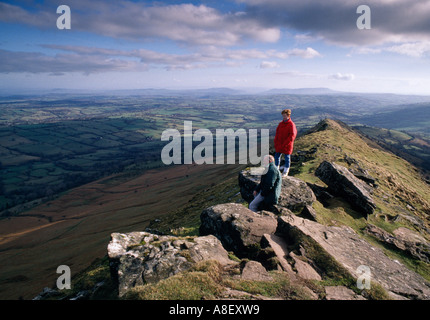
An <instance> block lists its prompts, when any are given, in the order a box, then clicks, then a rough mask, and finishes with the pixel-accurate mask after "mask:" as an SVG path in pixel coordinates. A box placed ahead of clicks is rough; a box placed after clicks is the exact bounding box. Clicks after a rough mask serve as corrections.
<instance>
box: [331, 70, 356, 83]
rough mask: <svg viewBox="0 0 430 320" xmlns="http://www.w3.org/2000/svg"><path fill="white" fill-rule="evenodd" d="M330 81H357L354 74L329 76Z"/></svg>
mask: <svg viewBox="0 0 430 320" xmlns="http://www.w3.org/2000/svg"><path fill="white" fill-rule="evenodd" d="M329 79H335V80H342V81H352V80H354V79H355V75H354V74H352V73H344V74H342V73H339V72H338V73H336V74H332V75H330V76H329Z"/></svg>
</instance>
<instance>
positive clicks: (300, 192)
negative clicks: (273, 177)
mask: <svg viewBox="0 0 430 320" xmlns="http://www.w3.org/2000/svg"><path fill="white" fill-rule="evenodd" d="M260 178H261V176H258V175H252V174H251V171H250V170H248V169H247V170H242V171H241V172H239V187H240V194H241V195H242V198H243V199H244V200H245V201H247V202H248V203H249V202H251V201H252V200H253V199H254V195H253V192H254V190H255V188H256V187H257V185H258V184H259V183H260ZM315 201H316V197H315V194H314V193H313V191H312V190H311V188H309V186H308V185H307V184H306V182H304V181H303V180H301V179H298V178H295V177H291V176H287V177H285V178H283V179H282V188H281V194H280V196H279V200H278V205H279V206H281V207H285V208H287V209H290V210H293V211H300V210H302V209H303V208H304V207H305V206H306V205H312V203H314V202H315Z"/></svg>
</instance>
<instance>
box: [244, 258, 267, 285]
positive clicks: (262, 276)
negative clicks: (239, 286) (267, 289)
mask: <svg viewBox="0 0 430 320" xmlns="http://www.w3.org/2000/svg"><path fill="white" fill-rule="evenodd" d="M241 278H242V279H243V280H252V281H272V280H273V278H272V277H271V276H270V274H269V273H268V272H267V270H266V269H265V268H264V267H263V266H262V264H261V263H260V262H257V261H253V260H251V261H248V262H247V263H246V264H245V267H244V268H243V270H242V275H241Z"/></svg>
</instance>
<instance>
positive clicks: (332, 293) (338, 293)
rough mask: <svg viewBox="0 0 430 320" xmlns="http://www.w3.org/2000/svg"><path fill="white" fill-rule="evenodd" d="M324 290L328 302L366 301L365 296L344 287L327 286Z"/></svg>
mask: <svg viewBox="0 0 430 320" xmlns="http://www.w3.org/2000/svg"><path fill="white" fill-rule="evenodd" d="M324 289H325V292H326V299H327V300H366V299H365V298H364V297H363V296H361V295H358V294H356V293H355V292H354V291H352V290H351V289H348V288H347V287H344V286H327V287H324Z"/></svg>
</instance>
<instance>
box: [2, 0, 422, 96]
mask: <svg viewBox="0 0 430 320" xmlns="http://www.w3.org/2000/svg"><path fill="white" fill-rule="evenodd" d="M60 5H67V6H68V7H69V8H70V29H60V28H58V27H57V20H59V21H60V25H61V23H64V22H65V20H63V18H64V16H63V13H64V12H63V11H60V12H59V13H57V8H58V7H59V6H60ZM361 5H367V6H368V9H369V10H368V12H369V13H367V12H366V16H363V14H364V13H365V12H363V11H359V12H357V8H358V7H359V6H361ZM429 17H430V0H366V1H364V0H348V1H345V0H324V1H321V0H312V1H311V0H232V1H222V0H208V1H191V0H190V1H174V0H170V1H131V0H127V1H119V0H103V1H102V0H92V1H87V0H73V1H72V0H60V1H56V0H46V1H42V0H39V1H29V0H20V1H0V89H1V90H3V91H5V90H6V91H7V90H10V91H11V92H12V91H18V92H22V93H25V91H27V90H50V89H60V88H61V89H74V90H75V89H85V90H122V89H147V88H163V89H196V88H220V87H228V88H234V89H248V90H251V91H252V90H257V89H256V88H259V89H282V88H293V89H294V88H329V89H332V90H339V91H348V92H383V93H399V94H419V95H430V76H429V74H430V72H429V71H430V18H429ZM363 18H366V19H364V20H363ZM357 20H359V25H363V24H364V23H365V24H366V26H367V27H370V29H369V28H364V29H363V28H358V26H357Z"/></svg>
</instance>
